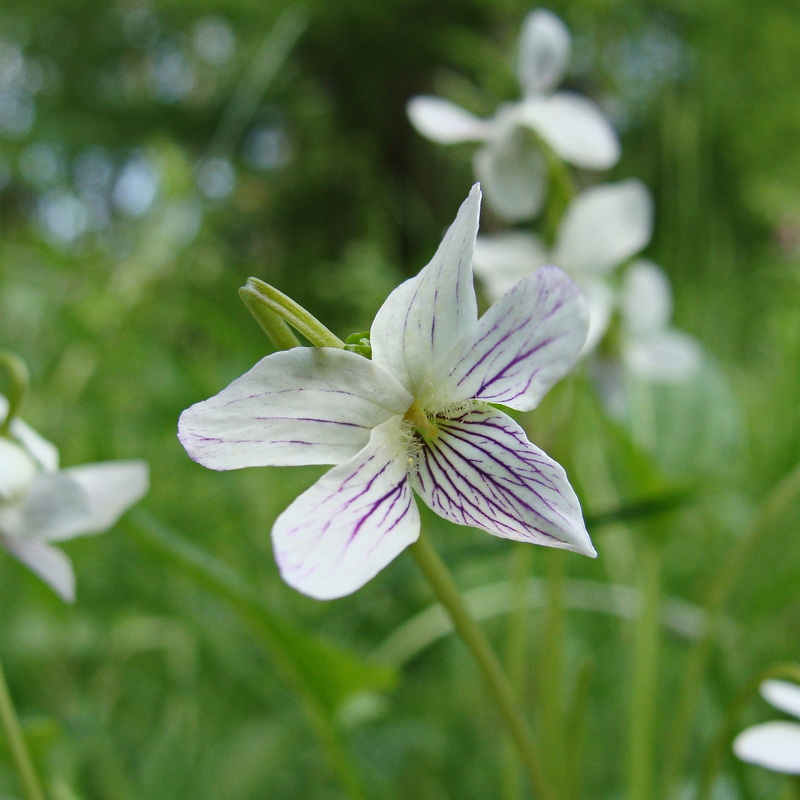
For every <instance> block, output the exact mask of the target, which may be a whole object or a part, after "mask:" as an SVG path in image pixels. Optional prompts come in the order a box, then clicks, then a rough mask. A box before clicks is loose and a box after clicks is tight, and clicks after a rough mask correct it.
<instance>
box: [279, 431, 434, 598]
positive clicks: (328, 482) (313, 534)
mask: <svg viewBox="0 0 800 800" xmlns="http://www.w3.org/2000/svg"><path fill="white" fill-rule="evenodd" d="M408 436H409V433H408V431H407V430H406V429H405V424H404V423H403V420H402V418H401V417H396V418H394V419H391V420H389V421H388V422H385V423H383V425H379V426H378V427H377V428H375V430H374V431H373V432H372V436H371V438H370V441H369V444H368V445H367V446H366V447H365V448H364V449H363V450H362V451H361V452H359V453H358V454H357V455H356V456H355V457H354V458H352V459H350V461H348V462H346V463H344V464H340V465H339V466H338V467H334V468H333V469H332V470H330V471H329V472H327V473H326V474H325V475H323V476H322V478H320V480H318V481H317V482H316V483H315V484H314V485H313V486H312V487H311V488H310V489H309V490H308V491H306V492H304V493H303V494H301V495H300V497H298V498H297V499H296V500H295V501H294V502H293V503H292V504H291V505H290V506H289V508H287V509H286V511H284V512H283V514H281V515H280V517H278V519H277V521H276V522H275V526H274V527H273V529H272V541H273V545H274V548H275V558H276V560H277V562H278V566H279V568H280V571H281V575H282V576H283V578H284V580H285V581H286V582H287V583H288V584H290V585H291V586H294V587H295V588H296V589H298V590H299V591H301V592H303V593H304V594H307V595H310V596H311V597H316V598H318V599H320V600H329V599H332V598H335V597H343V596H344V595H347V594H350V593H351V592H354V591H355V590H356V589H359V588H360V587H361V586H363V585H364V584H365V583H366V582H367V581H368V580H370V578H372V577H373V576H374V575H375V574H376V573H377V572H379V571H380V570H381V569H383V568H384V567H385V566H386V565H387V564H388V563H389V562H390V561H392V559H394V558H395V557H396V556H397V555H398V554H399V553H400V552H401V551H402V550H404V549H405V548H406V547H407V546H408V545H409V544H411V543H412V542H414V541H416V539H417V537H418V536H419V510H418V509H417V506H416V503H415V502H414V497H413V495H412V493H411V487H410V486H409V483H408V476H407V469H408V463H407V446H408Z"/></svg>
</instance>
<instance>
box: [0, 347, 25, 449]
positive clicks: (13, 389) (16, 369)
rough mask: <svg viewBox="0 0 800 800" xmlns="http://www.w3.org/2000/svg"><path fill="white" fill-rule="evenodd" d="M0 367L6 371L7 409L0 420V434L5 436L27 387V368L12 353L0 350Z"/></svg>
mask: <svg viewBox="0 0 800 800" xmlns="http://www.w3.org/2000/svg"><path fill="white" fill-rule="evenodd" d="M0 367H2V368H4V369H5V371H6V372H7V373H8V380H9V384H10V385H9V390H8V410H7V411H6V416H5V419H4V420H3V421H2V422H0V436H7V435H8V431H9V428H10V427H11V420H12V419H14V417H15V416H16V415H17V411H18V410H19V406H20V403H22V396H23V395H24V394H25V390H26V389H27V388H28V368H27V367H26V366H25V362H24V361H23V360H22V359H21V358H20V357H19V356H15V355H14V354H13V353H9V352H6V351H0Z"/></svg>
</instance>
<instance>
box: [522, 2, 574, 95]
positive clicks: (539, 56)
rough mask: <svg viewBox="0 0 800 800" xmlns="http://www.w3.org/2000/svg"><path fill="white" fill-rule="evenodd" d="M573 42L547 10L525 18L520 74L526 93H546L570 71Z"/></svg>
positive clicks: (562, 25)
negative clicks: (569, 64) (568, 69)
mask: <svg viewBox="0 0 800 800" xmlns="http://www.w3.org/2000/svg"><path fill="white" fill-rule="evenodd" d="M570 47H571V40H570V35H569V31H568V30H567V27H566V25H564V23H563V22H562V21H561V20H560V19H559V18H558V17H557V16H556V15H555V14H553V13H552V12H550V11H546V10H545V9H541V8H540V9H537V10H536V11H532V12H531V13H530V14H528V16H527V17H526V18H525V22H524V23H523V26H522V35H521V36H520V50H519V65H518V67H517V74H518V76H519V84H520V86H521V87H522V90H523V92H524V94H526V95H537V94H546V93H547V92H550V91H551V90H552V89H554V88H555V87H556V86H558V84H559V83H560V82H561V79H562V78H563V77H564V73H565V72H566V71H567V64H568V63H569V57H570Z"/></svg>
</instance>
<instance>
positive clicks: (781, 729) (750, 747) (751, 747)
mask: <svg viewBox="0 0 800 800" xmlns="http://www.w3.org/2000/svg"><path fill="white" fill-rule="evenodd" d="M733 752H734V753H736V755H737V756H739V758H741V759H742V760H743V761H749V762H750V763H751V764H758V765H760V766H762V767H766V768H767V769H772V770H775V771H776V772H785V773H788V774H789V775H800V725H797V724H796V723H794V722H765V723H764V724H763V725H754V726H753V727H752V728H747V729H746V730H744V731H742V732H741V733H740V734H739V735H738V736H737V737H736V738H735V739H734V740H733Z"/></svg>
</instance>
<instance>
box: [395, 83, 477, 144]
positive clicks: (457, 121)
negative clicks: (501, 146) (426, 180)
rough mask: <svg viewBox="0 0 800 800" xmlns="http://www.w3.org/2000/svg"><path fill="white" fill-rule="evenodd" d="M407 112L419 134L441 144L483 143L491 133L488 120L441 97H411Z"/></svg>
mask: <svg viewBox="0 0 800 800" xmlns="http://www.w3.org/2000/svg"><path fill="white" fill-rule="evenodd" d="M406 111H407V112H408V118H409V119H410V120H411V124H412V125H413V126H414V127H415V128H416V129H417V131H418V132H419V133H421V134H422V135H423V136H425V137H426V138H428V139H430V140H431V141H434V142H438V143H439V144H456V143H457V142H482V141H485V140H486V139H487V138H488V137H489V136H490V135H491V132H492V125H491V123H490V122H489V121H487V120H483V119H480V118H479V117H476V116H474V115H473V114H470V113H469V111H465V110H464V109H463V108H461V107H460V106H457V105H456V104H455V103H451V102H450V101H449V100H443V99H442V98H441V97H431V96H430V95H420V96H419V97H412V98H411V100H409V102H408V106H407V107H406Z"/></svg>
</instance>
